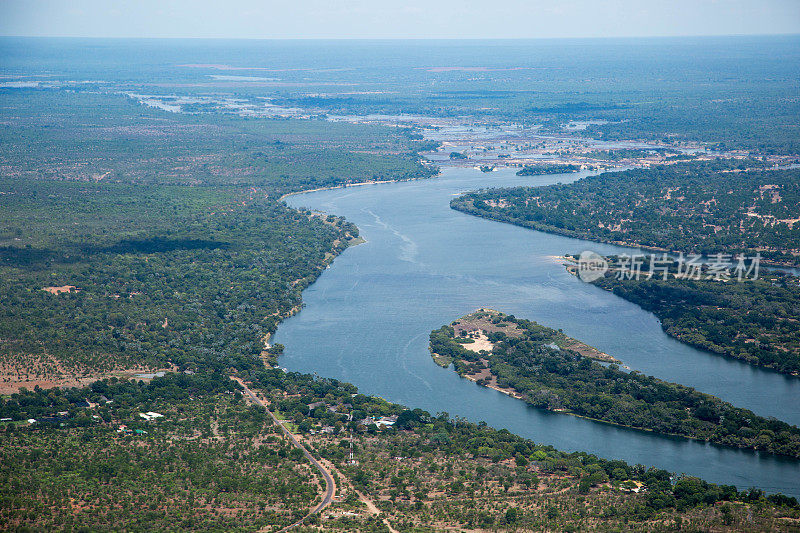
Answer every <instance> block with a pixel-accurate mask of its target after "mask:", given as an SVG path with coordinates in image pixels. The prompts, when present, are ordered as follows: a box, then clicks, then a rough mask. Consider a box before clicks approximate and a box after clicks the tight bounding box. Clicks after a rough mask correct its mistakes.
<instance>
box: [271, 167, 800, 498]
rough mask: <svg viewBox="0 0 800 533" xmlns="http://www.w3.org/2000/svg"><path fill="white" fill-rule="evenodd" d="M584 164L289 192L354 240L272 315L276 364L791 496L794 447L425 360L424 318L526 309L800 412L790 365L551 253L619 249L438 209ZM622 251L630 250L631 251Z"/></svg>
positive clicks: (741, 395)
mask: <svg viewBox="0 0 800 533" xmlns="http://www.w3.org/2000/svg"><path fill="white" fill-rule="evenodd" d="M580 176H581V175H580V174H579V175H570V176H534V177H518V176H515V175H514V169H504V170H501V171H497V172H493V173H491V174H483V173H481V172H479V171H477V170H472V169H463V168H461V169H459V168H445V169H444V170H443V172H442V175H441V176H439V177H437V178H435V179H430V180H424V181H415V182H405V183H392V184H378V185H366V186H359V187H349V188H345V189H335V190H327V191H318V192H312V193H306V194H301V195H296V196H292V197H289V198H287V202H288V203H289V204H290V205H292V206H295V207H308V208H311V209H316V210H320V211H324V212H327V213H332V214H336V215H340V216H345V217H346V218H347V219H348V220H350V221H352V222H354V223H355V224H357V225H358V227H359V229H360V230H361V234H362V236H363V237H364V238H365V239H366V240H367V243H365V244H362V245H359V246H356V247H353V248H350V249H348V250H347V251H346V252H344V253H343V254H342V255H341V256H340V257H338V258H337V259H336V260H335V261H334V263H333V265H332V266H331V267H330V268H329V269H328V270H327V271H326V272H325V273H323V275H322V276H321V277H320V278H319V280H318V281H317V282H316V283H314V284H313V285H312V286H311V287H309V288H308V289H306V291H305V292H304V293H303V299H304V301H305V304H306V305H305V307H304V308H303V310H302V312H300V313H299V314H297V315H296V316H294V317H292V318H289V319H288V320H286V322H285V323H283V324H281V326H280V327H279V328H278V332H277V334H276V336H275V337H274V341H275V342H279V343H282V344H284V345H285V346H286V352H285V355H284V356H283V357H282V358H281V360H280V363H281V365H283V366H285V367H287V368H288V369H290V370H296V371H302V372H309V373H317V374H318V375H320V376H324V377H333V378H337V379H341V380H344V381H348V382H351V383H354V384H355V385H357V386H358V387H359V388H360V389H361V391H362V392H365V393H368V394H374V395H378V396H381V397H383V398H385V399H387V400H390V401H394V402H398V403H402V404H405V405H407V406H410V407H421V408H423V409H426V410H428V411H430V412H432V413H438V412H442V411H446V412H448V413H450V415H458V416H462V417H465V418H467V419H469V420H472V421H481V420H484V421H486V422H488V423H489V424H490V425H491V426H493V427H496V428H507V429H508V430H510V431H512V432H514V433H517V434H519V435H522V436H524V437H527V438H530V439H532V440H534V441H536V442H539V443H544V444H552V445H554V446H556V447H557V448H559V449H562V450H568V451H574V450H583V451H588V452H591V453H595V454H597V455H599V456H601V457H606V458H616V459H623V460H626V461H628V462H630V463H642V464H645V465H654V466H658V467H661V468H666V469H668V470H670V471H673V472H676V473H687V474H692V475H697V476H700V477H703V478H705V479H707V480H709V481H714V482H718V483H727V484H733V485H736V486H738V487H739V488H740V489H742V488H748V487H752V486H755V487H759V488H762V489H764V490H766V491H768V492H783V493H785V494H789V495H793V496H800V462H799V461H795V460H789V459H785V458H780V457H776V456H773V455H770V454H765V453H757V452H750V451H743V450H737V449H730V448H724V447H719V446H715V445H711V444H706V443H701V442H696V441H691V440H687V439H683V438H674V437H663V436H657V435H653V434H651V433H647V432H642V431H636V430H629V429H624V428H619V427H616V426H612V425H608V424H602V423H598V422H592V421H589V420H585V419H581V418H577V417H573V416H569V415H563V414H557V413H550V412H546V411H542V410H537V409H533V408H529V407H527V406H526V405H525V404H524V403H523V402H522V401H519V400H515V399H513V398H510V397H508V396H505V395H503V394H501V393H499V392H496V391H493V390H490V389H486V388H483V387H479V386H477V385H475V384H474V383H472V382H470V381H467V380H463V379H461V378H459V377H458V375H457V374H456V373H455V372H453V371H452V370H449V369H442V368H440V367H438V366H436V365H435V364H434V363H433V361H432V359H431V357H430V355H429V353H428V348H427V347H428V334H429V333H430V331H431V330H432V329H434V328H438V327H439V326H441V325H442V324H446V323H449V322H451V321H452V320H454V319H455V318H457V317H459V316H461V315H463V314H465V313H467V312H469V311H473V310H474V309H476V308H478V307H490V308H493V309H497V310H499V311H503V312H506V313H511V314H514V315H516V316H519V317H523V318H528V319H531V320H536V321H537V322H539V323H541V324H543V325H546V326H549V327H553V328H562V329H563V330H564V332H565V333H567V334H568V335H570V336H573V337H575V338H577V339H580V340H582V341H584V342H587V343H588V344H591V345H593V346H595V347H597V348H599V349H601V350H603V351H605V352H607V353H609V354H611V355H613V356H615V357H617V358H618V359H620V360H622V361H623V363H624V364H625V365H627V366H629V367H630V368H632V369H634V370H639V371H641V372H643V373H645V374H649V375H653V376H656V377H658V378H661V379H664V380H668V381H674V382H678V383H682V384H684V385H689V386H692V387H695V388H697V389H698V390H700V391H703V392H708V393H711V394H714V395H716V396H719V397H721V398H723V399H725V400H727V401H729V402H731V403H733V404H734V405H737V406H741V407H746V408H748V409H752V410H753V411H754V412H756V413H757V414H760V415H763V416H774V417H776V418H780V419H782V420H785V421H787V422H790V423H792V424H798V423H800V402H799V401H798V400H800V379H798V378H791V377H786V376H782V375H780V374H777V373H774V372H769V371H764V370H759V369H756V368H753V367H751V366H749V365H746V364H743V363H739V362H736V361H732V360H727V359H724V358H722V357H719V356H714V355H710V354H707V353H704V352H701V351H698V350H696V349H693V348H691V347H689V346H686V345H683V344H681V343H679V342H677V341H675V340H673V339H670V338H669V337H667V336H666V335H665V334H664V332H663V331H662V330H661V327H660V326H659V323H658V320H657V319H656V318H655V317H654V316H653V315H652V314H651V313H648V312H645V311H643V310H642V309H640V308H639V307H637V306H635V305H633V304H631V303H628V302H626V301H625V300H622V299H620V298H618V297H616V296H614V295H613V294H610V293H608V292H606V291H603V290H600V289H597V288H596V287H593V286H591V285H588V284H585V283H583V282H581V281H580V280H578V279H577V278H575V277H573V276H571V275H569V274H568V273H567V272H566V271H565V269H564V267H563V266H562V265H561V264H560V263H559V262H558V261H557V260H555V259H553V256H559V255H563V254H565V253H580V252H581V251H583V250H595V251H597V252H599V253H610V252H620V251H623V249H622V248H619V247H615V246H608V245H602V244H597V243H591V242H587V241H581V240H576V239H569V238H565V237H559V236H555V235H550V234H547V233H541V232H537V231H531V230H528V229H523V228H519V227H515V226H511V225H508V224H502V223H498V222H492V221H488V220H484V219H481V218H477V217H472V216H469V215H465V214H463V213H459V212H457V211H454V210H452V209H450V208H449V205H448V204H449V201H450V199H451V198H452V197H453V196H454V195H456V194H459V193H461V192H465V191H469V190H474V189H477V188H481V187H486V186H514V185H523V184H537V185H538V184H547V183H555V182H565V181H570V180H573V179H576V178H577V177H580ZM628 251H629V250H628Z"/></svg>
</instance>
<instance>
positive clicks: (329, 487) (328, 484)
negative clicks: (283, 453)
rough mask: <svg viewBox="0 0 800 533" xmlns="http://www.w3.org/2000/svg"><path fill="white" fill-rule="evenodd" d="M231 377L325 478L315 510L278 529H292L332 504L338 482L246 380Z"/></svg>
mask: <svg viewBox="0 0 800 533" xmlns="http://www.w3.org/2000/svg"><path fill="white" fill-rule="evenodd" d="M231 379H233V380H234V381H236V382H237V383H239V385H241V386H242V387H243V388H244V392H245V394H247V395H248V396H249V397H250V399H251V400H253V401H254V402H255V403H256V404H258V405H260V406H261V407H263V408H264V409H266V410H267V413H269V416H271V417H272V421H273V422H275V423H276V424H277V425H278V427H280V428H281V430H282V431H283V433H284V435H286V436H287V437H289V440H291V441H292V444H294V445H295V446H297V447H298V448H299V449H300V451H302V452H303V455H305V456H306V459H308V460H309V461H310V462H311V464H313V465H314V466H315V467H316V468H317V470H319V471H320V473H321V474H322V477H323V478H325V496H323V497H322V501H321V502H320V503H319V505H317V506H316V507H315V508H314V510H313V511H311V512H310V513H308V514H307V515H306V516H304V517H303V518H301V519H300V520H298V521H297V522H295V523H294V524H292V525H289V526H286V527H285V528H283V529H281V530H280V531H278V533H283V532H284V531H288V530H290V529H292V528H293V527H297V526H299V525H300V524H302V523H303V522H305V521H306V520H308V518H309V517H310V516H312V515H315V514H317V513H319V512H320V511H322V510H323V509H325V508H326V507H327V506H329V505H330V504H331V501H332V500H333V495H334V494H336V483H335V482H334V481H333V477H331V474H330V472H328V470H327V469H326V468H325V467H324V466H322V464H321V463H320V462H319V461H317V459H316V458H315V457H314V456H313V455H311V454H310V453H309V452H308V450H306V447H305V446H303V445H302V444H300V441H298V440H297V439H296V438H295V437H294V435H292V434H291V433H290V432H289V430H288V429H286V427H284V425H283V424H282V423H281V421H280V420H278V418H277V417H276V416H275V415H274V414H273V413H272V411H270V410H269V408H268V407H267V406H266V405H265V404H264V402H262V401H261V400H260V399H259V398H258V396H256V395H255V393H253V391H251V390H250V388H249V387H248V386H247V385H245V384H244V382H243V381H242V380H241V379H239V378H235V377H231Z"/></svg>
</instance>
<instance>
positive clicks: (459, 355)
mask: <svg viewBox="0 0 800 533" xmlns="http://www.w3.org/2000/svg"><path fill="white" fill-rule="evenodd" d="M430 339H431V343H430V346H431V352H432V353H433V354H436V356H437V357H438V358H439V361H440V362H441V361H442V358H448V359H449V360H450V361H452V362H453V367H454V370H455V371H456V372H458V374H459V375H461V376H463V377H468V378H470V379H472V380H474V381H476V382H477V383H478V384H480V385H485V386H492V387H493V388H498V389H499V390H503V391H505V392H507V393H509V394H511V395H513V396H516V397H518V398H520V399H523V400H525V401H526V402H527V403H528V404H529V405H532V406H534V407H539V408H542V409H548V410H550V411H556V412H566V413H571V414H576V415H579V416H585V417H588V418H592V419H595V420H600V421H603V422H609V423H613V424H619V425H622V426H626V427H631V428H637V429H645V430H650V431H655V432H657V433H663V434H668V435H681V436H684V437H689V438H693V439H700V440H706V441H709V442H713V443H716V444H722V445H726V446H736V447H740V448H750V449H755V450H764V451H768V452H771V453H776V454H781V455H788V456H791V457H800V429H799V428H797V427H795V426H791V425H789V424H787V423H785V422H781V421H779V420H774V419H766V418H763V417H760V416H757V415H755V414H754V413H753V412H751V411H749V410H746V409H740V408H737V407H734V406H733V405H731V404H729V403H727V402H724V401H722V400H720V399H719V398H716V397H714V396H711V395H708V394H703V393H701V392H698V391H696V390H694V389H693V388H691V387H685V386H683V385H679V384H677V383H669V382H666V381H662V380H659V379H656V378H654V377H652V376H645V375H643V374H640V373H638V372H635V371H633V372H625V371H623V370H620V369H619V367H618V366H616V365H613V364H611V365H605V364H600V363H598V362H596V361H592V360H591V358H589V357H585V356H583V355H581V353H580V352H579V351H578V350H574V349H571V348H570V347H568V346H565V345H564V342H563V340H562V339H563V333H561V332H559V331H556V330H553V329H551V328H547V327H545V326H542V325H539V324H537V323H536V322H530V321H528V320H524V319H519V318H516V317H514V316H513V315H505V314H503V313H499V312H497V311H491V310H485V309H482V310H479V311H476V312H475V313H472V314H470V315H467V316H465V317H463V318H460V319H458V320H456V321H455V322H453V324H451V325H448V326H443V327H441V328H439V329H437V330H434V331H433V332H432V333H431V335H430Z"/></svg>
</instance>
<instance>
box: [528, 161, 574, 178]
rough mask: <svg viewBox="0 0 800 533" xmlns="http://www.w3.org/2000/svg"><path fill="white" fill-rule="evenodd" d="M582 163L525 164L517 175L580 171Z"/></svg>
mask: <svg viewBox="0 0 800 533" xmlns="http://www.w3.org/2000/svg"><path fill="white" fill-rule="evenodd" d="M580 170H581V166H580V165H566V164H556V163H550V164H541V165H525V166H524V167H522V169H520V170H518V171H517V176H538V175H541V174H566V173H568V172H579V171H580Z"/></svg>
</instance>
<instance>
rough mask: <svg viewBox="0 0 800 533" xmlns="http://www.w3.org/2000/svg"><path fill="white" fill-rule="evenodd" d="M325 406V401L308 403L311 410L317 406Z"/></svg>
mask: <svg viewBox="0 0 800 533" xmlns="http://www.w3.org/2000/svg"><path fill="white" fill-rule="evenodd" d="M324 406H325V402H314V403H310V404H308V411H309V412H311V411H313V410H314V409H316V408H317V407H324Z"/></svg>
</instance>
